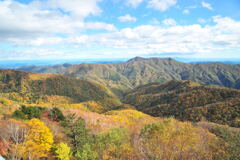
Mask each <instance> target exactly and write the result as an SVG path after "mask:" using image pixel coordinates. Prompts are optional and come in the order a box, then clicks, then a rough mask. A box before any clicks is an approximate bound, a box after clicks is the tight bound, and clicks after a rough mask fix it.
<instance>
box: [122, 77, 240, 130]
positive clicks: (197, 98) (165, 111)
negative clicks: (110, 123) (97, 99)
mask: <svg viewBox="0 0 240 160" xmlns="http://www.w3.org/2000/svg"><path fill="white" fill-rule="evenodd" d="M123 102H124V103H128V104H131V105H133V106H135V107H136V109H138V110H140V111H142V112H145V113H147V114H150V115H152V116H159V117H165V116H166V117H169V116H174V117H175V118H177V119H179V120H182V121H185V120H189V121H201V120H208V121H212V122H215V123H220V124H228V125H231V126H235V127H240V119H239V117H240V91H239V90H235V89H229V88H223V87H217V86H208V85H201V84H199V83H196V82H191V81H170V82H167V83H164V84H160V83H152V84H147V85H144V86H140V87H137V88H136V89H134V90H132V91H130V92H129V93H127V94H126V95H125V96H124V99H123Z"/></svg>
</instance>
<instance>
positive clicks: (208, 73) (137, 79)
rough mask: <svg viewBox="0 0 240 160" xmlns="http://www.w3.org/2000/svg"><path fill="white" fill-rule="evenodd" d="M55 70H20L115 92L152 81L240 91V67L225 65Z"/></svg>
mask: <svg viewBox="0 0 240 160" xmlns="http://www.w3.org/2000/svg"><path fill="white" fill-rule="evenodd" d="M58 68H61V69H59V70H56V71H54V70H55V68H54V67H35V68H31V67H29V68H27V67H26V68H20V70H23V71H30V72H41V73H62V74H65V75H67V76H71V77H76V78H77V79H86V80H94V81H97V82H100V83H102V84H105V85H106V86H109V87H110V88H112V89H113V91H114V92H115V93H122V92H124V91H127V90H129V89H132V88H135V87H137V86H140V85H145V84H148V83H152V82H160V83H164V82H167V81H170V80H191V81H195V82H199V83H203V84H214V85H219V86H224V87H229V88H235V89H240V65H227V64H222V63H194V64H186V63H181V62H178V61H175V60H173V59H171V58H163V59H161V58H141V57H136V58H133V59H131V60H129V61H127V62H125V63H115V64H86V63H85V64H79V65H70V66H62V67H60V66H59V67H58Z"/></svg>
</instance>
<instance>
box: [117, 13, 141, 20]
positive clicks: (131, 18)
mask: <svg viewBox="0 0 240 160" xmlns="http://www.w3.org/2000/svg"><path fill="white" fill-rule="evenodd" d="M118 20H119V21H120V22H136V21H137V19H136V18H135V17H133V16H131V15H129V14H126V15H124V16H120V17H118Z"/></svg>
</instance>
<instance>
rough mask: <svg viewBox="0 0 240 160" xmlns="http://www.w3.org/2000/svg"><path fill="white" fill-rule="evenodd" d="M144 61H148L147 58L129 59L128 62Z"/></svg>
mask: <svg viewBox="0 0 240 160" xmlns="http://www.w3.org/2000/svg"><path fill="white" fill-rule="evenodd" d="M142 60H146V58H143V57H134V58H132V59H129V60H128V61H127V62H134V61H142Z"/></svg>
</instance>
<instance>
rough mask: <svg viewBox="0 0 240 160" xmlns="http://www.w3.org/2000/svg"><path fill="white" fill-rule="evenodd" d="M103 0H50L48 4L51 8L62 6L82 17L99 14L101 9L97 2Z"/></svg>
mask: <svg viewBox="0 0 240 160" xmlns="http://www.w3.org/2000/svg"><path fill="white" fill-rule="evenodd" d="M100 1H101V0H87V1H86V0H48V1H47V3H46V4H44V5H47V7H50V8H53V9H55V8H60V9H62V10H63V11H65V12H69V13H70V14H72V15H75V16H77V17H80V18H84V17H87V16H88V15H90V14H92V15H97V14H99V13H101V9H100V8H99V7H98V5H97V3H98V2H100Z"/></svg>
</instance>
